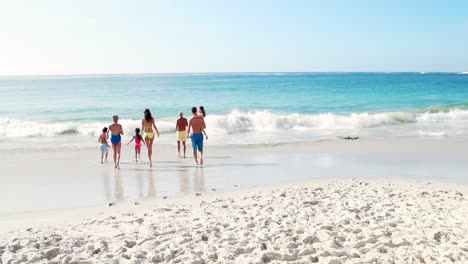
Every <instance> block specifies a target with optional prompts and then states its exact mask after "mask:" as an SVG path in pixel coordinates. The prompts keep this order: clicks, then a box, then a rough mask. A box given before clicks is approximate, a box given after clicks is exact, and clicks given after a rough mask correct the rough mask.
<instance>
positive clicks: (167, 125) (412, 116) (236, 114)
mask: <svg viewBox="0 0 468 264" xmlns="http://www.w3.org/2000/svg"><path fill="white" fill-rule="evenodd" d="M205 121H206V124H207V128H208V129H207V131H208V132H209V133H210V134H211V135H235V134H241V133H245V132H268V133H270V132H271V133H274V132H285V131H291V132H308V131H310V132H318V133H320V132H321V131H323V132H327V133H329V132H330V131H335V130H336V131H342V130H359V129H373V128H382V127H385V126H393V127H394V126H405V125H407V124H419V125H433V124H435V123H437V124H444V123H447V124H451V123H454V122H455V123H457V124H458V125H459V126H460V125H461V126H463V124H464V123H465V122H466V124H467V129H468V122H467V121H468V110H460V109H452V110H449V111H445V112H431V111H427V112H422V113H417V112H384V113H352V114H348V115H337V114H332V113H320V114H299V113H293V114H277V113H273V112H271V111H266V110H263V111H248V112H241V111H237V110H234V111H231V112H230V113H229V114H227V115H209V116H207V117H206V119H205ZM175 122H176V119H173V120H172V119H171V120H169V119H160V120H156V124H157V126H158V129H159V131H160V133H172V132H175ZM120 123H121V124H122V125H123V127H124V131H125V132H126V134H133V131H134V129H135V128H137V127H141V120H125V119H124V120H120ZM109 125H110V122H106V123H104V122H87V123H80V122H38V121H32V120H17V119H9V118H0V136H2V137H33V136H41V137H50V136H57V135H68V136H74V135H81V136H97V135H99V133H100V131H101V130H102V128H103V127H105V126H109ZM416 131H418V130H416ZM416 131H415V132H416Z"/></svg>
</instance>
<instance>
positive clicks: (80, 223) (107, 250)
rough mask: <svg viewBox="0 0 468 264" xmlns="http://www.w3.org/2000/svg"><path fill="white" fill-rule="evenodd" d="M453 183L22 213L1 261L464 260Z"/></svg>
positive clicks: (283, 191)
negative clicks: (449, 185)
mask: <svg viewBox="0 0 468 264" xmlns="http://www.w3.org/2000/svg"><path fill="white" fill-rule="evenodd" d="M460 188H461V187H460ZM460 188H457V187H447V186H445V185H441V184H434V183H433V184H430V183H421V182H420V183H417V182H414V181H406V182H396V181H384V180H340V181H329V182H328V183H320V182H310V181H309V182H300V183H295V184H283V185H277V186H273V187H271V186H270V187H262V188H256V189H251V190H240V191H237V192H231V193H225V194H221V193H213V194H210V195H206V194H203V195H201V196H196V195H193V196H192V197H189V198H188V197H186V198H169V199H166V200H157V201H156V202H155V200H153V201H146V202H142V203H141V204H139V205H128V204H127V205H123V204H116V205H114V206H112V207H109V208H107V207H106V208H97V209H93V210H88V211H86V213H84V211H81V213H80V211H75V212H74V213H72V214H70V212H68V213H66V212H63V213H50V214H49V215H48V216H49V218H48V219H49V220H47V217H45V218H44V215H42V219H41V221H40V222H37V221H36V220H35V219H34V214H33V215H29V216H27V215H24V216H22V217H21V219H22V221H23V222H22V223H21V224H19V226H20V227H18V226H16V225H11V228H8V227H6V228H5V225H6V224H8V223H11V221H12V219H9V218H1V219H0V225H1V226H2V227H3V230H4V231H5V232H4V233H2V235H1V236H0V255H1V260H3V263H20V262H29V263H158V262H163V263H281V262H286V261H290V263H311V262H318V263H451V262H458V263H468V200H467V195H468V194H467V192H466V190H463V189H460ZM70 215H72V216H73V217H76V215H82V216H80V217H79V218H76V219H74V220H73V221H70ZM67 217H68V218H67ZM58 219H62V220H63V221H62V223H61V224H58V221H57V220H58ZM13 220H14V219H13ZM68 223H70V224H68ZM0 262H1V261H0Z"/></svg>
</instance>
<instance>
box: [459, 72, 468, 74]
mask: <svg viewBox="0 0 468 264" xmlns="http://www.w3.org/2000/svg"><path fill="white" fill-rule="evenodd" d="M458 74H468V72H459V73H458Z"/></svg>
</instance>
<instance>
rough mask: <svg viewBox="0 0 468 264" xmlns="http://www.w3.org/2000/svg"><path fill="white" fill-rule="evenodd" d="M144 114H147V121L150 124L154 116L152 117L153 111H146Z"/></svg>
mask: <svg viewBox="0 0 468 264" xmlns="http://www.w3.org/2000/svg"><path fill="white" fill-rule="evenodd" d="M143 113H144V114H145V119H146V121H148V122H149V121H151V120H152V119H153V116H152V115H151V111H150V110H149V109H145V111H144V112H143Z"/></svg>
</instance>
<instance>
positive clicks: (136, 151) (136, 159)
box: [135, 149, 138, 162]
mask: <svg viewBox="0 0 468 264" xmlns="http://www.w3.org/2000/svg"><path fill="white" fill-rule="evenodd" d="M137 154H138V150H137V149H135V162H137V161H138V158H137Z"/></svg>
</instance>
